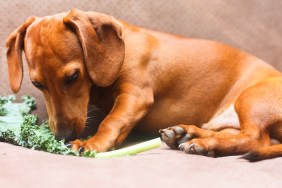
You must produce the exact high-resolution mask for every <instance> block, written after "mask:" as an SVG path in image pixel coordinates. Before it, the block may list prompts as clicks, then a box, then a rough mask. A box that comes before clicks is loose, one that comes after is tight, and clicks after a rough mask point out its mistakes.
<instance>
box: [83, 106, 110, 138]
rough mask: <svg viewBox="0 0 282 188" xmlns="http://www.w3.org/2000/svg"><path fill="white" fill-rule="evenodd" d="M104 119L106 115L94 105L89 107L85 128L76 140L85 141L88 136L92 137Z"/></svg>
mask: <svg viewBox="0 0 282 188" xmlns="http://www.w3.org/2000/svg"><path fill="white" fill-rule="evenodd" d="M105 117H106V114H104V113H103V112H102V111H101V110H100V109H99V108H97V107H96V106H94V105H89V106H88V111H87V117H86V120H85V127H84V129H83V131H82V132H81V133H80V134H79V135H78V138H81V139H85V138H88V137H89V136H93V135H94V134H95V133H96V132H97V130H98V127H99V125H100V123H101V122H102V121H103V119H104V118H105Z"/></svg>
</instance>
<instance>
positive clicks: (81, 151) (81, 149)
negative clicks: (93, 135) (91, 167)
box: [78, 147, 84, 155]
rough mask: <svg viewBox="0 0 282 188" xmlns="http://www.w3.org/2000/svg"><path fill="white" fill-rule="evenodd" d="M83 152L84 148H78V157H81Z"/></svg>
mask: <svg viewBox="0 0 282 188" xmlns="http://www.w3.org/2000/svg"><path fill="white" fill-rule="evenodd" d="M83 152H84V147H80V148H79V149H78V153H79V155H81V154H82V153H83Z"/></svg>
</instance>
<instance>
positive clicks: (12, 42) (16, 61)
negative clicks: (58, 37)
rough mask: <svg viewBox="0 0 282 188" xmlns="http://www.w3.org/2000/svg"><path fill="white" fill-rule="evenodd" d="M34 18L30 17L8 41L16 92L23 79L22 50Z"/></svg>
mask: <svg viewBox="0 0 282 188" xmlns="http://www.w3.org/2000/svg"><path fill="white" fill-rule="evenodd" d="M34 20H35V17H30V18H28V19H27V20H26V21H25V22H24V23H23V24H22V25H21V26H19V27H18V28H17V29H16V30H15V31H14V32H13V33H11V35H10V36H9V37H8V39H7V41H6V48H7V61H8V69H9V80H10V85H11V89H12V91H13V92H14V93H17V92H18V91H19V89H20V87H21V83H22V79H23V63H22V50H23V46H24V37H25V33H26V29H27V28H28V26H30V24H32V22H34Z"/></svg>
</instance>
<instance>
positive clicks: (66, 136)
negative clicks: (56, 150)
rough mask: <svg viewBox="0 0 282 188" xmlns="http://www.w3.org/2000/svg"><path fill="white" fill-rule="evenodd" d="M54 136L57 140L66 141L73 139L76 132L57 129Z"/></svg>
mask: <svg viewBox="0 0 282 188" xmlns="http://www.w3.org/2000/svg"><path fill="white" fill-rule="evenodd" d="M55 138H56V139H57V140H65V141H66V142H67V141H71V140H75V139H76V134H75V131H69V130H65V131H59V132H57V133H56V134H55Z"/></svg>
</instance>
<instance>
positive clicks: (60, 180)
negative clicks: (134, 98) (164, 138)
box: [0, 143, 282, 188]
mask: <svg viewBox="0 0 282 188" xmlns="http://www.w3.org/2000/svg"><path fill="white" fill-rule="evenodd" d="M281 165H282V160H281V158H280V159H273V160H270V161H263V162H259V163H249V162H246V161H244V160H242V159H239V157H237V156H235V157H234V156H232V157H223V158H216V159H214V158H209V157H202V156H195V155H185V154H183V153H182V152H179V151H173V150H169V149H167V147H166V146H163V147H162V148H160V149H155V150H151V151H148V152H145V153H142V154H139V155H137V156H131V157H121V158H114V159H87V158H79V157H69V156H59V155H52V154H48V153H43V152H38V151H33V150H28V149H24V148H20V147H17V146H11V145H7V144H5V143H0V166H1V170H0V187H8V188H17V187H29V188H38V187H40V188H50V187H53V188H57V187H58V188H63V187H90V186H91V187H99V188H104V187H114V188H127V187H128V188H132V187H134V188H144V187H155V188H161V187H163V188H164V187H179V188H181V187H208V188H213V187H215V188H219V187H222V188H226V187H228V188H233V187H234V188H238V187H240V188H249V187H256V188H266V187H267V188H272V187H277V188H278V187H281V184H282V178H281V174H282V168H281Z"/></svg>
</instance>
